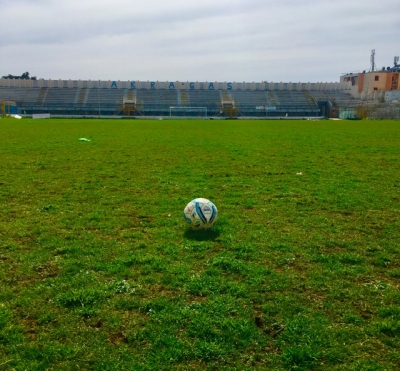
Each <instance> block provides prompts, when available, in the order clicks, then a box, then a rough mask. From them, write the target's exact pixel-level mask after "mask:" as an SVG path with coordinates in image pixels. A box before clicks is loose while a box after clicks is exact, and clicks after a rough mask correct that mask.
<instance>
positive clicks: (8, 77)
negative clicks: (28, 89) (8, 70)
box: [1, 72, 36, 80]
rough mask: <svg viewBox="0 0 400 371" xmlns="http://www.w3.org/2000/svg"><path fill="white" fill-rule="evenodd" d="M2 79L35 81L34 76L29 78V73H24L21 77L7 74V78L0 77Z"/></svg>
mask: <svg viewBox="0 0 400 371" xmlns="http://www.w3.org/2000/svg"><path fill="white" fill-rule="evenodd" d="M1 78H2V79H10V80H14V79H15V80H19V79H21V80H36V76H32V77H29V72H24V73H23V74H22V75H21V76H14V75H11V74H8V75H7V76H2V77H1Z"/></svg>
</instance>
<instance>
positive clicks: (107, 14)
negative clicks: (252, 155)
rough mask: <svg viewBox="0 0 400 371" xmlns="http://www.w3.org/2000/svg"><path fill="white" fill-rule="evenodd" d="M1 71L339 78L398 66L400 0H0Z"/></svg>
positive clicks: (65, 75) (116, 76) (164, 77)
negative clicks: (372, 59)
mask: <svg viewBox="0 0 400 371" xmlns="http://www.w3.org/2000/svg"><path fill="white" fill-rule="evenodd" d="M0 35H1V37H0V76H2V75H8V74H13V75H21V74H22V73H23V72H25V71H28V72H29V73H30V75H31V76H37V77H38V78H44V79H81V80H88V79H91V80H151V81H157V80H159V81H176V80H179V81H247V82H252V81H273V82H280V81H283V82H308V81H310V82H325V81H327V82H334V81H339V77H340V75H341V74H342V73H345V72H353V71H362V70H369V69H370V66H371V64H370V54H371V50H372V49H375V51H376V56H375V60H376V66H377V68H378V69H381V68H382V67H383V66H392V65H393V57H394V56H395V55H399V54H400V2H399V0H382V1H378V0H279V1H276V0H274V1H273V0H140V1H139V0H0Z"/></svg>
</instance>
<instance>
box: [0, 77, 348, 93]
mask: <svg viewBox="0 0 400 371" xmlns="http://www.w3.org/2000/svg"><path fill="white" fill-rule="evenodd" d="M351 86H352V84H351V82H344V81H342V82H306V83H303V82H297V83H296V82H278V83H277V82H235V81H234V82H217V81H215V82H210V81H204V82H198V81H196V82H194V81H192V82H191V81H186V82H182V81H130V80H128V81H120V80H118V81H117V80H108V81H101V80H99V81H92V80H44V79H40V80H21V79H0V87H4V88H81V89H82V88H89V89H90V88H95V89H97V88H104V89H147V90H153V89H154V90H227V91H229V90H319V91H328V90H350V89H351Z"/></svg>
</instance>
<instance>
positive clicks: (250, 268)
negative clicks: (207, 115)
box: [0, 119, 400, 371]
mask: <svg viewBox="0 0 400 371" xmlns="http://www.w3.org/2000/svg"><path fill="white" fill-rule="evenodd" d="M0 129H1V131H0V207H1V216H0V285H1V286H0V369H1V370H3V369H4V370H101V371H104V370H192V369H197V370H354V371H356V370H357V371H359V370H363V371H365V370H370V371H372V370H374V371H375V370H385V371H386V370H399V369H400V292H399V279H400V264H399V258H400V248H399V244H400V146H399V145H400V122H399V121H305V120H304V121H284V120H282V121H228V120H227V121H201V120H200V121H197V120H196V121H184V120H181V121H169V120H163V121H158V120H157V121H151V120H148V121H147V120H146V121H145V120H143V121H142V120H67V119H60V120H56V119H50V120H30V119H22V120H15V119H2V120H0ZM80 137H86V138H91V142H80V141H78V138H80ZM300 173H301V174H300ZM196 197H205V198H208V199H210V200H211V201H213V202H214V203H215V204H216V206H217V207H218V210H219V213H220V217H219V220H218V222H217V225H216V227H215V229H214V231H213V232H209V233H204V232H203V233H202V232H197V233H195V232H189V231H188V230H187V228H186V227H185V224H184V223H185V222H184V220H183V217H182V212H183V209H184V207H185V205H186V204H187V203H188V202H189V201H190V200H192V199H193V198H196Z"/></svg>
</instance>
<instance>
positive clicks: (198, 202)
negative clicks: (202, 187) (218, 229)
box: [183, 198, 218, 230]
mask: <svg viewBox="0 0 400 371" xmlns="http://www.w3.org/2000/svg"><path fill="white" fill-rule="evenodd" d="M183 217H184V218H185V221H186V223H187V224H188V226H189V228H190V229H194V230H198V229H211V228H212V227H214V224H215V222H216V221H217V219H218V210H217V208H216V206H215V205H214V204H213V203H212V202H211V201H209V200H207V199H206V198H196V199H194V200H192V201H190V202H189V203H188V204H187V205H186V207H185V210H183Z"/></svg>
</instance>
